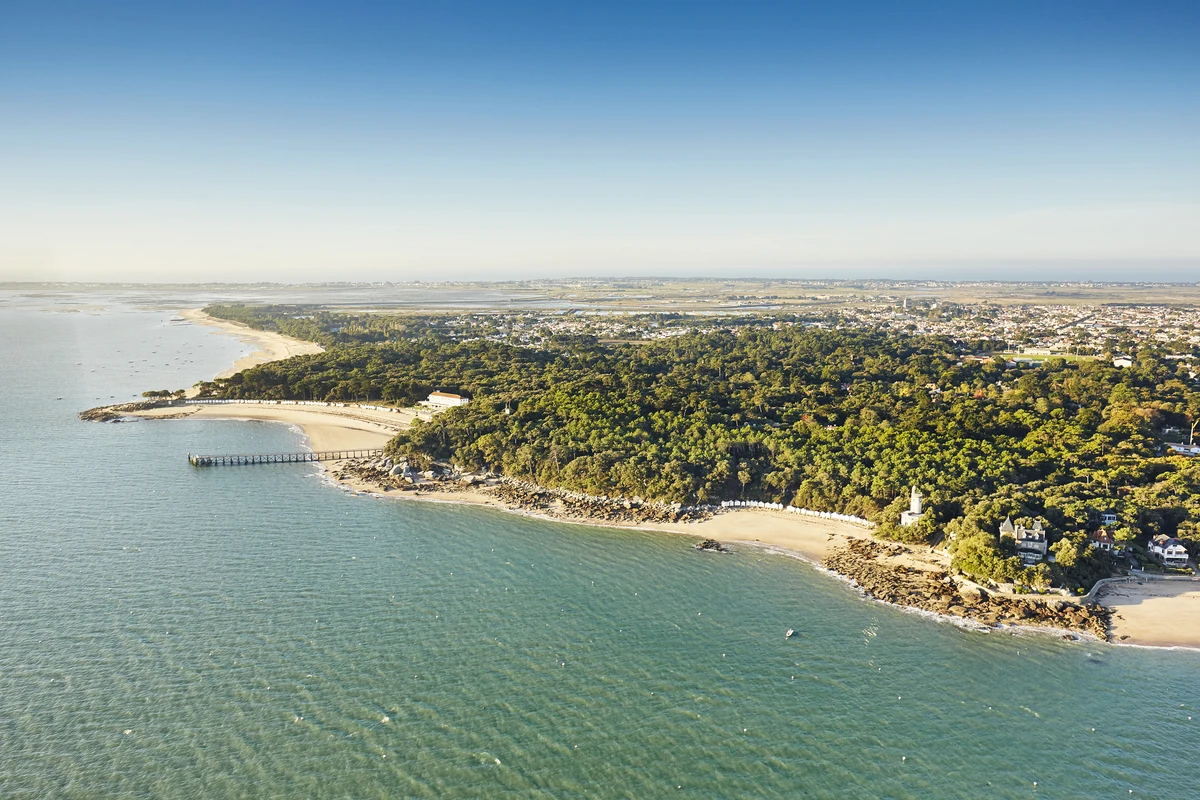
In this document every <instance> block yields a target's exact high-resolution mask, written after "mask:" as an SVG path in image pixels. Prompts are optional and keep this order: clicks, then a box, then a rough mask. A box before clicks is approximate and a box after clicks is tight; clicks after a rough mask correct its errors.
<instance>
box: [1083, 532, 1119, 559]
mask: <svg viewBox="0 0 1200 800" xmlns="http://www.w3.org/2000/svg"><path fill="white" fill-rule="evenodd" d="M1116 543H1117V540H1116V539H1115V538H1114V537H1113V535H1112V534H1111V533H1109V532H1108V531H1106V530H1104V528H1100V529H1099V530H1095V531H1092V532H1091V533H1089V534H1088V544H1090V545H1091V546H1092V547H1095V548H1098V549H1100V550H1107V551H1108V552H1110V553H1111V552H1112V550H1113V547H1114V546H1115V545H1116Z"/></svg>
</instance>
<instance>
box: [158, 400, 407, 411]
mask: <svg viewBox="0 0 1200 800" xmlns="http://www.w3.org/2000/svg"><path fill="white" fill-rule="evenodd" d="M196 403H202V404H205V405H227V404H230V403H243V404H246V405H258V406H322V407H324V408H365V409H368V410H370V411H387V412H389V413H391V414H399V413H400V412H402V411H404V410H405V409H401V408H391V407H390V406H369V405H366V404H364V403H327V402H325V401H323V400H242V399H227V398H204V399H199V398H197V399H193V400H180V401H178V404H179V405H192V404H196Z"/></svg>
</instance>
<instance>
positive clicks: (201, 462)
mask: <svg viewBox="0 0 1200 800" xmlns="http://www.w3.org/2000/svg"><path fill="white" fill-rule="evenodd" d="M382 457H383V450H382V449H379V450H315V451H306V452H303V453H233V454H230V455H217V456H194V455H192V454H191V453H188V461H189V462H190V463H191V465H192V466H193V467H236V466H243V465H247V464H298V463H302V462H306V461H345V460H346V459H350V458H382Z"/></svg>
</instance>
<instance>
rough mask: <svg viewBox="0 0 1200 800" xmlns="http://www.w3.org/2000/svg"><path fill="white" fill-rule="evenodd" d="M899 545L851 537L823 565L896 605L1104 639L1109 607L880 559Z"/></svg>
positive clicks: (896, 552)
mask: <svg viewBox="0 0 1200 800" xmlns="http://www.w3.org/2000/svg"><path fill="white" fill-rule="evenodd" d="M905 550H906V548H904V547H903V546H901V545H890V544H885V543H882V542H876V541H871V540H868V539H851V540H849V541H848V542H847V544H846V545H845V546H844V547H840V548H838V549H837V550H834V551H833V552H831V553H830V554H829V555H828V556H826V557H825V562H824V565H825V566H826V567H827V568H828V569H830V570H832V571H834V572H836V573H838V574H839V575H843V576H845V577H847V578H849V579H850V580H851V581H852V582H853V583H854V584H855V585H856V586H858V587H859V588H860V589H861V590H862V591H863V592H864V593H865V594H866V595H867V596H868V597H871V598H874V599H876V600H881V601H883V602H886V603H892V604H894V605H898V606H906V607H910V608H919V609H921V610H924V611H930V612H933V613H936V614H944V615H948V616H952V617H961V618H963V619H969V620H972V621H975V622H978V623H981V624H983V625H987V626H989V627H1000V626H1010V625H1020V626H1033V627H1042V628H1059V629H1063V630H1067V631H1078V632H1079V633H1084V634H1087V635H1090V636H1095V637H1096V638H1098V639H1102V640H1104V641H1108V639H1109V625H1110V622H1111V617H1112V612H1111V611H1110V610H1109V609H1107V608H1105V607H1104V606H1101V605H1098V604H1095V603H1089V604H1084V605H1081V604H1079V603H1075V602H1072V601H1071V600H1069V599H1066V598H1063V599H1045V598H1029V599H1024V598H1022V599H1017V598H1012V597H1006V596H1003V595H998V594H989V593H988V592H987V591H985V590H983V589H978V588H975V587H968V586H964V585H960V584H959V583H958V582H957V581H955V579H954V577H953V576H952V575H950V574H949V573H948V572H945V571H935V570H925V569H916V568H913V567H908V566H904V565H898V564H886V563H883V559H885V558H887V557H890V556H895V555H900V554H901V553H903V552H904V551H905Z"/></svg>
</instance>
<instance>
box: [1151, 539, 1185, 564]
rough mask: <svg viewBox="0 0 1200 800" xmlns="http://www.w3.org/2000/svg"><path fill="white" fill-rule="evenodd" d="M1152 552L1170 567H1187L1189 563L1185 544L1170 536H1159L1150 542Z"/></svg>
mask: <svg viewBox="0 0 1200 800" xmlns="http://www.w3.org/2000/svg"><path fill="white" fill-rule="evenodd" d="M1150 552H1151V553H1153V554H1154V555H1156V556H1158V558H1159V560H1160V561H1162V562H1163V563H1164V564H1166V565H1167V566H1168V567H1186V566H1187V563H1188V552H1187V548H1186V547H1184V546H1183V542H1181V541H1179V540H1178V539H1173V538H1171V537H1170V536H1165V535H1162V534H1160V535H1158V536H1155V537H1154V538H1153V539H1151V540H1150Z"/></svg>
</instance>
